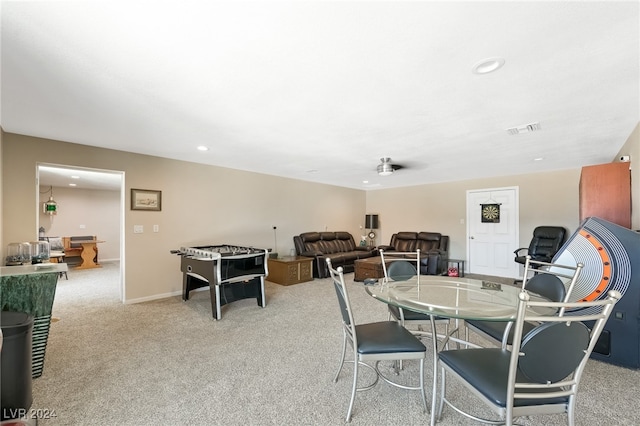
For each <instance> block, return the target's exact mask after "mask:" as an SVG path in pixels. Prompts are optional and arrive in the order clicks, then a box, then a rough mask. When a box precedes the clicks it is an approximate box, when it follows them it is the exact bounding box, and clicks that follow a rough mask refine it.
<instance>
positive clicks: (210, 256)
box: [171, 244, 269, 320]
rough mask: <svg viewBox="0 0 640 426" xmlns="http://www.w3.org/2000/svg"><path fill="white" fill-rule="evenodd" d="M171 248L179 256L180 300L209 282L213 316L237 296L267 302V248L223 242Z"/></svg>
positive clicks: (263, 304)
mask: <svg viewBox="0 0 640 426" xmlns="http://www.w3.org/2000/svg"><path fill="white" fill-rule="evenodd" d="M171 252H172V253H174V254H178V255H180V257H181V262H180V270H181V271H182V274H183V276H182V300H184V301H187V300H189V293H190V292H191V291H192V290H195V289H197V288H200V287H205V286H209V292H210V294H211V311H212V314H213V317H214V318H215V319H216V320H219V319H221V318H222V314H221V307H222V305H226V304H228V303H231V302H234V301H236V300H240V299H249V298H255V299H256V300H257V302H258V306H261V307H263V308H264V307H265V306H266V304H267V303H266V302H267V301H266V298H265V294H264V280H265V278H266V276H267V275H268V274H269V271H268V268H267V256H268V253H269V251H268V250H266V249H259V248H254V247H243V246H236V245H229V244H224V245H209V246H197V247H181V248H180V250H172V251H171Z"/></svg>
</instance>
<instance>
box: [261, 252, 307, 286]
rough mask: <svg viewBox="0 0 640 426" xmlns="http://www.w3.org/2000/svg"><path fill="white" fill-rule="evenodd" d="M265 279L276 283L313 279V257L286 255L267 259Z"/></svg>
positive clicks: (293, 282) (295, 282)
mask: <svg viewBox="0 0 640 426" xmlns="http://www.w3.org/2000/svg"><path fill="white" fill-rule="evenodd" d="M267 262H268V265H269V276H267V280H268V281H271V282H274V283H276V284H282V285H291V284H299V283H304V282H307V281H312V280H313V263H312V262H313V259H312V258H310V257H303V256H287V257H281V258H278V259H271V258H269V259H268V261H267Z"/></svg>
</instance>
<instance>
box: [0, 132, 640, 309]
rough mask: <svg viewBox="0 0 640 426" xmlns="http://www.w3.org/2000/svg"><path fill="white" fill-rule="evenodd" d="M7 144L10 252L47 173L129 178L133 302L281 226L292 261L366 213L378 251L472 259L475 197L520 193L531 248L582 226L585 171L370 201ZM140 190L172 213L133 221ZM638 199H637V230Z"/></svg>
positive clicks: (65, 146)
mask: <svg viewBox="0 0 640 426" xmlns="http://www.w3.org/2000/svg"><path fill="white" fill-rule="evenodd" d="M638 138H639V137H638V129H637V128H636V130H634V132H633V134H632V135H631V136H630V138H629V141H627V144H626V145H625V148H624V149H625V150H626V149H628V150H629V152H630V154H628V155H631V157H632V164H633V159H634V157H635V158H636V159H638V158H640V153H638V151H639V150H640V142H639V141H638ZM0 144H1V146H2V148H3V157H2V165H1V166H0V167H2V169H1V170H0V171H1V177H2V179H3V181H2V189H0V190H1V191H3V193H2V200H1V201H2V202H3V203H4V206H5V208H3V209H2V233H3V234H2V233H0V237H1V238H2V240H0V248H1V249H2V250H3V251H4V250H5V247H6V244H7V243H9V242H12V241H23V240H30V239H33V238H36V237H37V232H38V230H37V220H36V217H37V215H38V211H39V207H40V206H38V203H37V202H36V200H37V191H38V189H37V186H36V182H35V176H36V165H37V163H39V162H40V163H52V164H61V165H71V166H79V167H90V168H98V169H105V170H114V171H122V172H124V173H125V188H126V189H125V194H124V196H125V198H126V201H125V203H126V205H125V206H124V218H125V223H124V226H125V232H124V242H125V243H124V250H125V251H124V258H123V264H124V265H125V266H126V267H125V270H126V276H125V280H126V288H125V290H126V291H125V295H124V296H125V300H128V301H136V300H144V299H146V298H153V297H161V296H163V295H168V294H172V293H175V292H178V291H179V290H180V289H181V283H182V275H181V273H180V271H179V259H178V258H177V257H176V256H174V255H170V254H169V250H171V249H176V248H179V247H181V246H184V245H193V244H211V243H214V244H221V243H231V244H245V245H253V246H259V247H266V248H271V247H273V246H274V233H273V229H272V227H273V226H274V225H275V226H277V227H278V229H277V241H278V244H277V250H278V251H279V252H280V253H281V254H287V253H288V252H289V250H290V249H291V248H292V247H293V243H292V237H293V235H295V234H299V233H301V232H306V231H321V230H324V229H325V225H326V227H327V229H328V230H333V231H337V230H344V231H348V232H351V233H352V234H353V235H354V237H355V238H356V239H357V238H358V235H363V234H364V233H365V232H364V231H363V230H362V229H360V227H361V226H362V225H364V223H363V221H364V214H365V213H377V214H379V215H380V229H379V231H378V237H377V244H384V243H387V242H388V241H389V238H390V237H391V234H393V233H394V232H397V231H402V230H408V231H410V230H416V231H435V232H441V233H443V234H447V235H449V236H450V237H451V256H452V257H459V258H465V257H466V238H467V237H466V224H461V223H460V219H465V217H466V191H468V190H476V189H487V188H503V187H514V186H515V187H518V188H519V191H520V209H519V211H520V228H519V233H520V244H521V246H522V247H525V246H527V245H528V243H529V241H530V239H531V234H532V232H533V228H534V227H535V226H537V225H539V224H543V223H544V224H553V225H562V226H565V227H566V228H567V229H568V230H569V231H570V232H573V231H574V230H575V229H576V228H577V226H578V225H579V212H578V184H579V178H580V169H571V170H563V171H556V172H550V173H540V174H528V175H518V176H508V177H497V178H488V179H478V180H470V181H461V182H451V183H441V184H433V185H420V186H414V187H408V188H400V189H389V190H375V191H369V192H365V191H359V190H352V189H346V188H340V187H334V186H329V185H321V184H314V183H309V182H304V181H297V180H292V179H285V178H278V177H274V176H266V175H261V174H256V173H249V172H243V171H238V170H232V169H226V168H222V167H213V166H205V165H200V164H194V163H187V162H182V161H175V160H168V159H163V158H158V157H151V156H145V155H138V154H132V153H126V152H122V151H114V150H108V149H100V148H93V147H89V146H84V145H77V144H71V143H65V142H59V141H52V140H47V139H38V138H32V137H27V136H21V135H15V134H10V133H6V134H4V138H3V139H0ZM637 173H638V171H637V170H636V171H634V172H633V174H632V176H634V177H633V179H634V181H635V182H638V181H640V180H639V179H638V178H637ZM131 188H143V189H159V190H162V191H163V192H162V206H163V207H162V212H146V211H143V212H141V211H131V210H130V209H129V192H130V189H131ZM636 192H637V189H635V190H634V195H636V194H635V193H636ZM638 199H640V197H639V196H637V195H636V196H635V197H634V202H635V204H634V217H635V219H634V222H633V223H634V226H635V227H636V228H638V227H640V226H639V225H638V219H637V217H638V209H637V208H635V206H637V203H638ZM133 225H143V226H144V228H145V232H144V233H143V234H133ZM153 225H159V226H160V232H159V233H157V234H156V233H153V232H150V231H151V230H152V227H153ZM3 258H4V256H3Z"/></svg>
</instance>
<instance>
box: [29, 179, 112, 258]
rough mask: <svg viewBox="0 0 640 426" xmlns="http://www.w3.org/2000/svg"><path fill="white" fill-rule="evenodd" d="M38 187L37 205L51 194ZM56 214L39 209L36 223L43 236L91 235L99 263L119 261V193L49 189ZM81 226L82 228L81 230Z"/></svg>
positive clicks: (45, 189) (47, 188) (47, 189)
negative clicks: (41, 229) (97, 247)
mask: <svg viewBox="0 0 640 426" xmlns="http://www.w3.org/2000/svg"><path fill="white" fill-rule="evenodd" d="M49 189H50V187H48V186H44V187H43V186H41V187H40V206H42V204H43V203H45V202H46V201H47V200H48V199H49V196H50V195H51V193H50V192H49ZM53 195H54V197H53V198H54V200H55V201H56V203H58V214H56V215H55V216H48V215H46V214H44V213H43V212H42V208H40V209H39V215H38V220H39V221H40V226H41V227H43V228H44V231H45V236H47V237H71V236H77V235H94V236H96V237H98V239H99V240H101V241H104V242H103V243H100V244H99V256H98V260H99V261H100V262H104V261H109V260H119V259H120V191H105V190H88V189H79V188H64V187H57V186H54V187H53ZM83 227H84V228H83Z"/></svg>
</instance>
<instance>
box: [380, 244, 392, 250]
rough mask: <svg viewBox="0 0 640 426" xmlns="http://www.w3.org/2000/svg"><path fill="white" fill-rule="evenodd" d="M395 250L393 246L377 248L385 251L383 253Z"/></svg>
mask: <svg viewBox="0 0 640 426" xmlns="http://www.w3.org/2000/svg"><path fill="white" fill-rule="evenodd" d="M395 249H396V248H395V247H394V246H384V245H383V246H378V250H385V251H392V250H395Z"/></svg>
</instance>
